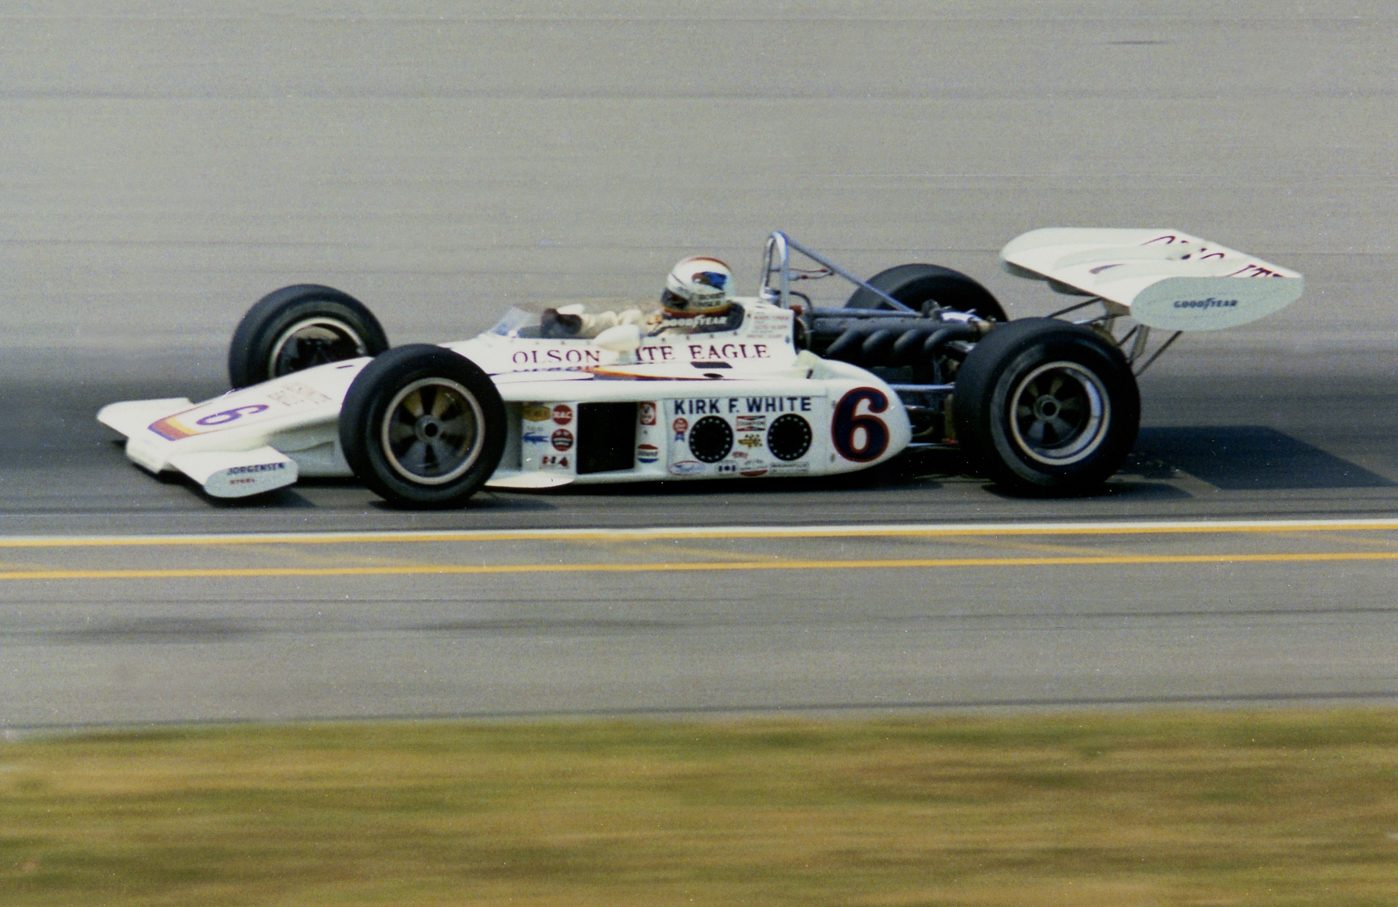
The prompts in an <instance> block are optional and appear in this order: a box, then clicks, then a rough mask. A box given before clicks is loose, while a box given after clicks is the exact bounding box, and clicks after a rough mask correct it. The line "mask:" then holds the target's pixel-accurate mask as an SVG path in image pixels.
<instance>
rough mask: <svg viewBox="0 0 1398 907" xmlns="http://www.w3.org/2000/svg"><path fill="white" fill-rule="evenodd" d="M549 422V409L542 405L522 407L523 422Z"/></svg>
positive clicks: (532, 404)
mask: <svg viewBox="0 0 1398 907" xmlns="http://www.w3.org/2000/svg"><path fill="white" fill-rule="evenodd" d="M548 420H549V408H548V407H547V406H544V405H543V404H542V403H530V404H527V405H526V406H525V407H524V421H525V422H547V421H548Z"/></svg>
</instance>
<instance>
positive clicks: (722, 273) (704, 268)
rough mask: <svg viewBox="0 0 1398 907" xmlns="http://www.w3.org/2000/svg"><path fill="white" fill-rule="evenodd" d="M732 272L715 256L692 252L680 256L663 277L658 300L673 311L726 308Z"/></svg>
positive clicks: (718, 309)
mask: <svg viewBox="0 0 1398 907" xmlns="http://www.w3.org/2000/svg"><path fill="white" fill-rule="evenodd" d="M732 283H733V272H732V271H731V270H729V268H728V265H726V264H724V263H723V262H721V261H719V260H718V259H717V258H709V257H708V256H704V255H691V256H689V257H688V258H682V259H680V260H679V261H678V262H676V263H675V266H674V267H673V268H671V269H670V273H669V274H668V275H667V276H666V277H665V292H663V293H661V294H660V304H661V305H663V306H665V308H667V309H669V310H671V311H673V312H683V313H684V314H686V315H689V314H701V315H702V314H704V313H706V312H718V311H722V310H723V309H726V308H727V307H728V304H729V296H728V289H729V287H730V285H731V284H732Z"/></svg>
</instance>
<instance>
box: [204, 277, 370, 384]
mask: <svg viewBox="0 0 1398 907" xmlns="http://www.w3.org/2000/svg"><path fill="white" fill-rule="evenodd" d="M386 349H388V337H387V335H385V334H384V330H383V327H381V326H380V325H379V321H378V319H377V318H375V317H374V314H373V313H372V312H370V311H369V309H368V307H366V306H365V305H364V304H363V303H362V302H360V301H359V300H357V299H355V298H354V297H353V296H350V295H349V294H348V293H344V292H341V291H340V290H337V289H335V288H334V287H324V286H320V285H319V284H298V285H296V286H290V287H283V288H281V289H280V290H276V291H274V292H271V293H268V294H267V295H266V296H264V297H262V298H261V299H260V300H258V301H257V303H256V304H254V305H253V307H252V308H250V309H248V312H247V314H246V315H244V316H243V319H242V321H240V322H238V327H237V329H236V330H235V331H234V332H233V342H232V343H231V344H230V345H229V348H228V380H229V381H230V382H231V384H232V386H233V387H234V388H235V389H236V388H240V387H248V386H249V385H253V384H260V383H261V382H263V381H269V380H271V379H272V378H278V377H280V376H282V375H289V374H291V373H292V372H299V371H301V370H302V369H307V368H311V367H312V366H316V365H324V364H325V363H327V362H339V361H342V360H345V359H355V358H358V357H360V356H377V355H378V354H379V353H382V352H383V351H384V350H386Z"/></svg>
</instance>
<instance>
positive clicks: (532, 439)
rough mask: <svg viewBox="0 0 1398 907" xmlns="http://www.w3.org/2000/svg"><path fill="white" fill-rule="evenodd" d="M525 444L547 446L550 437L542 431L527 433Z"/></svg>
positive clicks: (525, 434)
mask: <svg viewBox="0 0 1398 907" xmlns="http://www.w3.org/2000/svg"><path fill="white" fill-rule="evenodd" d="M523 440H524V443H525V444H547V443H549V436H548V435H547V434H545V433H544V432H541V431H527V432H525V433H524V438H523Z"/></svg>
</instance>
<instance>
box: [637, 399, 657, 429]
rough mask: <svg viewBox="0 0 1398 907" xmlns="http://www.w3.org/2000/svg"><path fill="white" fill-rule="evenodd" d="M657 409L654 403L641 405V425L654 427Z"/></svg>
mask: <svg viewBox="0 0 1398 907" xmlns="http://www.w3.org/2000/svg"><path fill="white" fill-rule="evenodd" d="M656 410H657V407H656V405H655V404H654V403H651V402H646V403H642V404H641V424H642V425H654V424H655V420H656Z"/></svg>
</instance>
